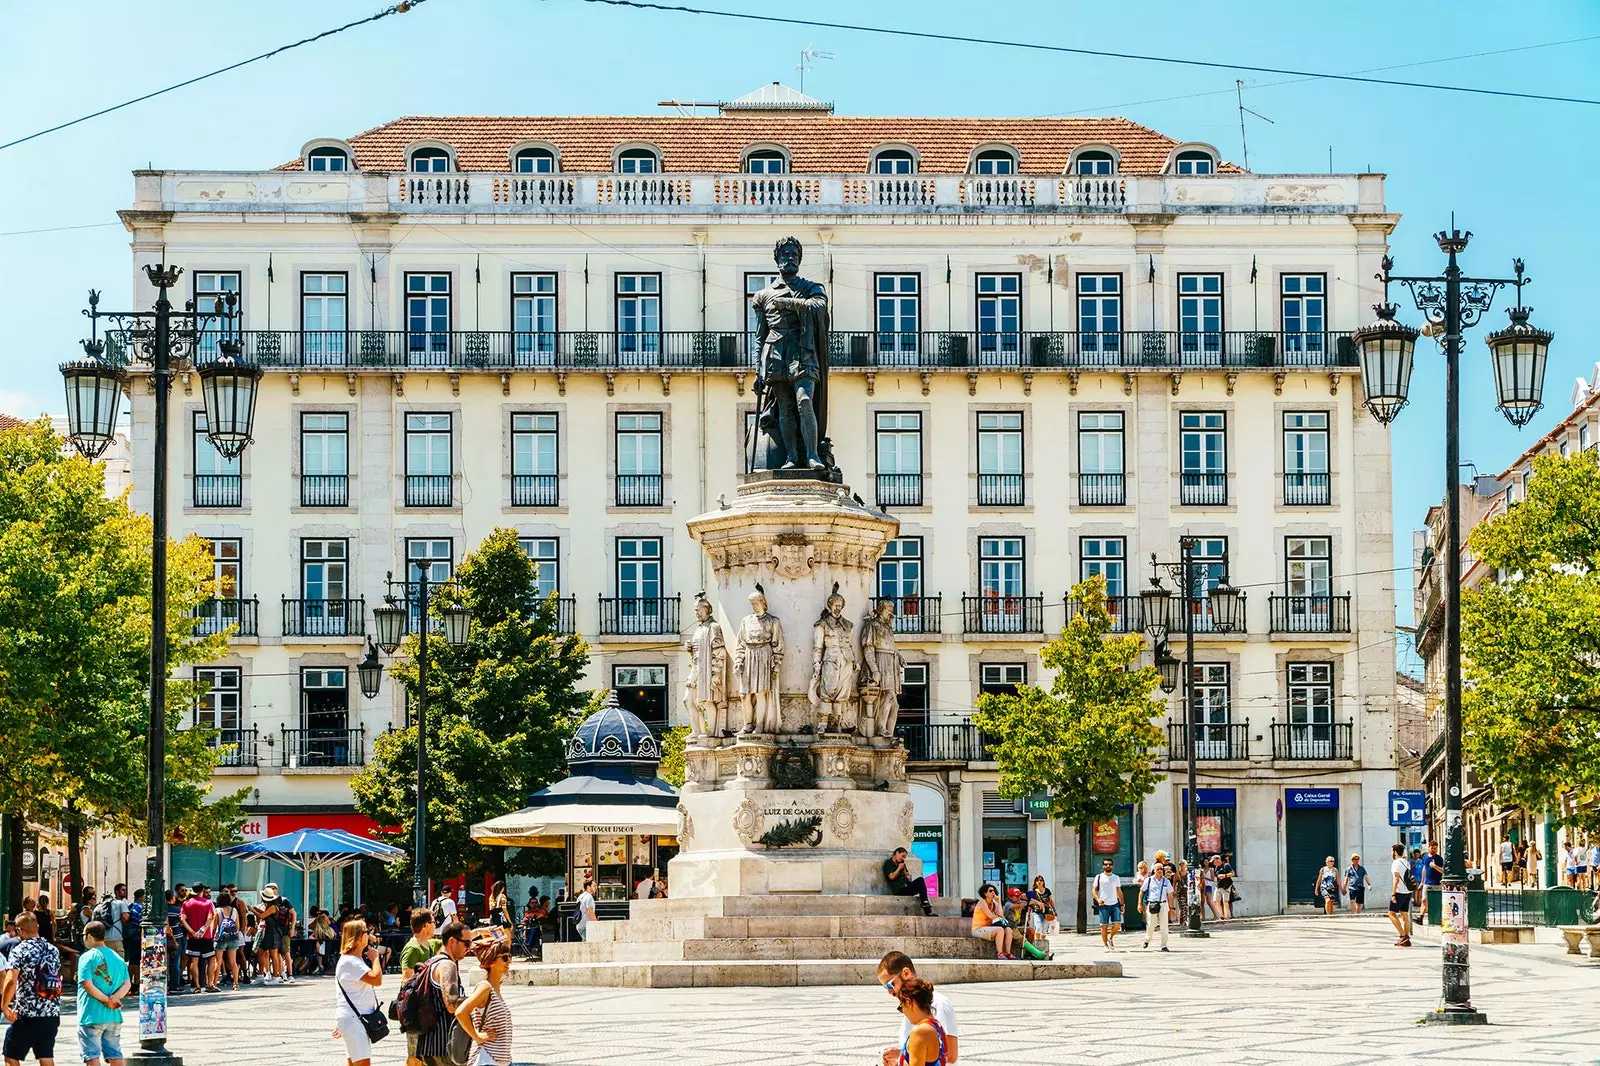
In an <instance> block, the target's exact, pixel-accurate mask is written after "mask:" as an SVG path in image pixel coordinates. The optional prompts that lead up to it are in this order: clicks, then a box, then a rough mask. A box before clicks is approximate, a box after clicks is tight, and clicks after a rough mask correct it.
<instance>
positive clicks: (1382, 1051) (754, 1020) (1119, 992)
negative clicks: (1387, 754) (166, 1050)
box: [63, 918, 1600, 1066]
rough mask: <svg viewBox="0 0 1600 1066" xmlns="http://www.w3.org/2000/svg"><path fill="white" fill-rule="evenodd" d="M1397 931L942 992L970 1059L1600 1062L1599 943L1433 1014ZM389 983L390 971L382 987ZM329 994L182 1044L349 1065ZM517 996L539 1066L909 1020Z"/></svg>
mask: <svg viewBox="0 0 1600 1066" xmlns="http://www.w3.org/2000/svg"><path fill="white" fill-rule="evenodd" d="M1380 923H1381V924H1380ZM1392 940H1393V934H1392V932H1391V931H1390V929H1389V925H1388V923H1387V922H1386V921H1383V920H1382V919H1379V918H1374V919H1338V920H1332V921H1323V920H1319V919H1315V918H1310V919H1281V920H1273V921H1263V922H1251V923H1241V924H1239V925H1237V926H1234V927H1232V928H1222V929H1219V930H1217V933H1216V935H1215V936H1213V937H1212V938H1211V939H1209V940H1206V941H1203V942H1195V941H1186V940H1181V939H1179V938H1176V937H1174V939H1173V941H1172V951H1171V952H1170V953H1168V954H1165V955H1163V954H1160V953H1158V952H1156V951H1155V950H1154V949H1153V948H1152V949H1151V950H1150V951H1142V950H1140V948H1139V942H1138V940H1137V939H1136V938H1132V937H1124V942H1125V944H1124V947H1123V950H1121V951H1119V952H1118V953H1117V954H1116V957H1117V958H1118V959H1120V961H1122V963H1123V964H1124V967H1125V969H1126V973H1127V977H1125V978H1124V979H1122V980H1120V981H1119V980H1101V981H1062V982H1046V983H1017V984H987V985H961V986H950V987H949V988H947V989H946V991H947V992H948V993H949V995H950V998H951V999H952V1000H953V1001H954V1002H955V1005H956V1008H957V1010H958V1011H959V1012H960V1014H961V1024H962V1030H963V1032H962V1056H961V1061H962V1062H963V1063H971V1064H973V1066H979V1064H985V1063H988V1064H1006V1066H1053V1064H1057V1063H1094V1064H1101V1063H1104V1064H1116V1066H1138V1064H1145V1063H1197V1064H1198V1063H1205V1064H1207V1066H1216V1064H1218V1063H1224V1064H1226V1066H1257V1064H1268V1063H1294V1064H1297V1066H1317V1064H1322V1063H1328V1064H1338V1066H1356V1064H1365V1063H1391V1062H1392V1063H1398V1062H1417V1061H1423V1062H1426V1061H1438V1062H1447V1063H1450V1064H1451V1066H1479V1064H1482V1066H1490V1064H1494V1066H1500V1064H1503V1063H1515V1064H1516V1066H1535V1064H1539V1066H1542V1064H1546V1063H1552V1064H1554V1063H1561V1064H1572V1063H1591V1064H1594V1063H1600V1013H1597V1012H1596V1011H1595V1004H1596V1003H1600V961H1597V962H1594V963H1591V962H1590V960H1589V959H1588V958H1586V957H1584V958H1572V957H1570V956H1567V955H1565V954H1563V952H1562V949H1561V948H1559V947H1556V946H1552V945H1549V944H1538V945H1523V946H1516V947H1502V948H1477V947H1475V948H1474V949H1473V978H1474V1001H1475V1002H1476V1004H1477V1005H1478V1006H1479V1007H1480V1008H1481V1009H1483V1010H1484V1011H1486V1012H1487V1013H1488V1015H1489V1018H1490V1021H1491V1023H1492V1024H1491V1025H1489V1026H1487V1027H1482V1028H1479V1027H1472V1028H1455V1029H1450V1028H1440V1027H1434V1026H1427V1027H1423V1026H1419V1025H1417V1024H1416V1019H1417V1018H1418V1017H1420V1016H1421V1015H1422V1014H1424V1013H1426V1012H1427V1011H1429V1010H1431V1009H1432V1008H1433V1006H1434V1004H1435V1001H1436V999H1437V995H1438V984H1439V976H1438V975H1439V956H1438V952H1437V949H1436V948H1435V947H1434V946H1433V945H1432V944H1428V943H1424V942H1423V941H1422V940H1421V939H1420V938H1419V939H1418V941H1417V946H1416V947H1414V948H1412V949H1410V950H1409V951H1406V950H1401V949H1397V948H1393V947H1391V946H1390V944H1391V942H1392ZM1057 947H1058V952H1057V957H1058V958H1068V959H1093V958H1099V957H1102V953H1101V950H1100V947H1099V943H1098V941H1095V940H1088V939H1085V940H1080V939H1078V938H1075V937H1070V938H1066V940H1065V942H1059V941H1058V944H1057ZM393 994H394V989H393V988H391V987H388V986H386V987H385V989H384V998H385V1001H387V999H388V998H389V997H390V996H392V995H393ZM333 995H334V990H333V988H332V986H331V984H329V983H328V982H302V983H301V984H299V985H298V986H296V987H292V988H272V989H266V988H262V989H258V990H254V991H244V992H240V993H230V994H226V995H223V996H206V997H204V998H202V999H199V1000H195V999H191V998H188V997H186V998H184V999H182V1000H180V1001H179V1002H178V1003H177V1004H176V1005H175V1007H174V1009H173V1011H172V1024H173V1027H174V1032H175V1036H174V1040H173V1049H174V1050H175V1051H177V1052H178V1053H179V1054H181V1055H182V1056H183V1058H184V1061H185V1062H186V1063H187V1064H188V1066H224V1064H226V1066H232V1064H236V1063H248V1064H250V1066H291V1064H293V1066H302V1064H309V1063H330V1064H332V1063H338V1064H342V1063H343V1062H344V1054H343V1045H342V1044H339V1043H335V1042H334V1041H333V1040H331V1039H330V1038H329V1020H330V1019H331V1011H332V999H333ZM507 998H508V1000H509V1002H510V1003H511V1006H512V1009H513V1010H514V1011H515V1014H516V1023H517V1034H516V1047H517V1059H518V1062H520V1063H527V1064H537V1066H602V1064H606V1066H609V1064H612V1063H624V1062H625V1063H639V1064H649V1066H746V1064H749V1066H756V1064H759V1066H813V1064H816V1066H872V1064H874V1063H876V1062H877V1061H878V1055H877V1051H878V1049H879V1048H881V1047H882V1046H883V1045H884V1044H885V1043H887V1042H888V1040H889V1039H890V1038H892V1037H893V1035H894V1033H895V1030H896V1024H897V1019H896V1016H895V1014H894V1010H893V1007H892V1005H891V1003H890V1001H889V999H888V997H887V996H886V995H884V994H883V993H882V992H881V991H880V990H877V989H875V988H798V989H737V988H730V989H656V990H630V989H609V988H608V989H594V990H584V989H571V988H565V989H563V988H516V989H509V990H508V993H507ZM70 1027H71V1022H70V1021H69V1022H67V1023H66V1028H65V1030H64V1032H63V1038H64V1039H65V1040H71V1039H72V1034H71V1032H70ZM130 1028H131V1026H130ZM64 1047H67V1048H74V1049H75V1042H74V1043H71V1044H65V1045H64ZM404 1053H405V1045H404V1043H403V1041H402V1040H401V1039H399V1038H394V1039H391V1040H387V1041H384V1042H383V1043H382V1044H380V1045H379V1047H378V1051H377V1054H376V1056H375V1058H374V1060H373V1061H374V1064H375V1066H399V1064H401V1063H402V1062H403V1061H404ZM68 1058H70V1056H69V1057H68ZM63 1061H67V1058H64V1059H63Z"/></svg>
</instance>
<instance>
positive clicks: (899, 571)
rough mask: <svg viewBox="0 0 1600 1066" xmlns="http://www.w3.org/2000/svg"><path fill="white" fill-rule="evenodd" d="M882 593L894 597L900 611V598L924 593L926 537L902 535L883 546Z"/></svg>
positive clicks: (879, 564)
mask: <svg viewBox="0 0 1600 1066" xmlns="http://www.w3.org/2000/svg"><path fill="white" fill-rule="evenodd" d="M878 595H879V596H888V597H891V598H893V599H894V600H895V601H896V603H895V609H896V613H899V612H900V611H901V610H903V609H904V608H903V606H902V604H901V602H900V601H902V600H908V599H916V598H918V597H920V596H921V595H922V538H921V537H899V538H897V539H895V540H891V541H890V542H889V543H888V544H885V545H884V546H883V555H881V556H880V557H879V558H878Z"/></svg>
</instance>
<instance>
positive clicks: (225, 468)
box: [191, 411, 244, 507]
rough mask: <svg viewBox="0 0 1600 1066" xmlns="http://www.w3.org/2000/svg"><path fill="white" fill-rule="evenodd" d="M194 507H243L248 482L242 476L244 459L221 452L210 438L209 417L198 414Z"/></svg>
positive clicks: (198, 412)
mask: <svg viewBox="0 0 1600 1066" xmlns="http://www.w3.org/2000/svg"><path fill="white" fill-rule="evenodd" d="M191 439H192V440H193V442H194V505H195V506H196V507H239V506H241V505H242V504H243V503H244V479H243V476H242V475H241V474H240V473H239V470H240V466H239V460H240V457H239V456H237V455H235V456H234V457H233V458H231V459H230V458H228V457H227V456H225V455H223V454H222V453H221V452H219V451H217V446H216V445H215V444H213V443H211V438H210V437H209V436H207V435H206V414H205V412H204V411H196V412H195V413H194V430H193V432H192V434H191Z"/></svg>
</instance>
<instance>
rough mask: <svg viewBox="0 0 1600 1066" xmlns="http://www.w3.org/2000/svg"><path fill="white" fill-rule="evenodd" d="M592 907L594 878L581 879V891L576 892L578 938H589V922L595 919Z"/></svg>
mask: <svg viewBox="0 0 1600 1066" xmlns="http://www.w3.org/2000/svg"><path fill="white" fill-rule="evenodd" d="M597 920H598V919H597V917H596V915H595V909H594V878H592V877H585V878H584V879H583V891H582V892H580V893H578V912H577V918H576V922H577V927H578V939H579V940H588V939H589V923H590V922H593V921H597Z"/></svg>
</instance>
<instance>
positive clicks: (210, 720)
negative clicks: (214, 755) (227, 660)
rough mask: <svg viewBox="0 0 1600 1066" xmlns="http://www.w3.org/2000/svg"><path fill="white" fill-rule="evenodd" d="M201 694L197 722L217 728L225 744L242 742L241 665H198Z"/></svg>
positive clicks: (198, 684) (197, 707) (199, 724)
mask: <svg viewBox="0 0 1600 1066" xmlns="http://www.w3.org/2000/svg"><path fill="white" fill-rule="evenodd" d="M194 680H195V685H196V686H197V687H198V688H199V690H200V691H199V694H198V695H197V696H196V697H195V701H194V724H195V725H197V726H204V727H205V728H207V729H215V730H217V731H218V732H220V733H221V734H222V736H221V737H219V738H218V739H219V741H220V742H221V743H223V744H237V743H238V742H239V668H238V667H236V666H197V667H195V671H194Z"/></svg>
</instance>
